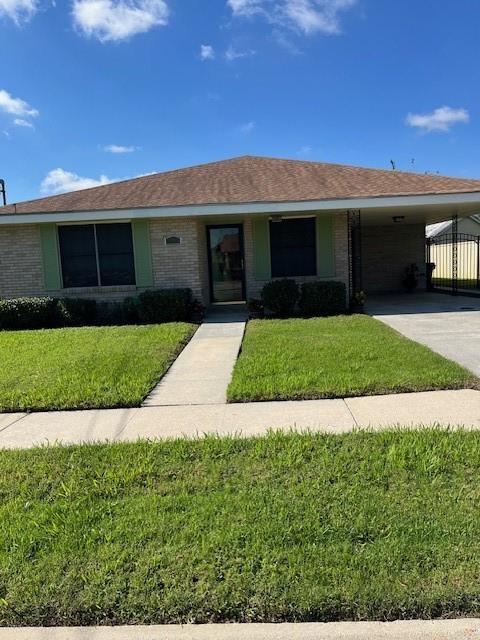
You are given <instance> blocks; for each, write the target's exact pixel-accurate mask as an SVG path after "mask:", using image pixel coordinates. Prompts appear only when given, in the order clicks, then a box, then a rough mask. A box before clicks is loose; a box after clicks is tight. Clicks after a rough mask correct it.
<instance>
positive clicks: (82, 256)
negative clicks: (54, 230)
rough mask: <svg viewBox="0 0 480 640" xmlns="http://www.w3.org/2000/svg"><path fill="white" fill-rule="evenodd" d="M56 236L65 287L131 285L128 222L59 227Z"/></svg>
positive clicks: (132, 263)
mask: <svg viewBox="0 0 480 640" xmlns="http://www.w3.org/2000/svg"><path fill="white" fill-rule="evenodd" d="M58 237H59V244H60V259H61V263H62V275H63V286H64V287H65V288H68V287H96V286H99V285H101V286H112V285H127V284H135V264H134V257H133V243H132V228H131V225H130V223H113V224H97V225H93V224H80V225H71V226H70V225H69V226H61V227H59V228H58ZM97 258H98V262H97Z"/></svg>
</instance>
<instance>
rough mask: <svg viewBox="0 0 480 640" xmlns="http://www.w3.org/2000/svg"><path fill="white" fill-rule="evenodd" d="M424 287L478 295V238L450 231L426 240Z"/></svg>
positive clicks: (479, 259) (479, 278)
mask: <svg viewBox="0 0 480 640" xmlns="http://www.w3.org/2000/svg"><path fill="white" fill-rule="evenodd" d="M427 286H428V288H429V289H430V290H437V291H449V292H451V293H453V294H456V293H459V294H473V295H480V236H474V235H470V234H468V233H455V232H453V233H446V234H445V235H441V236H437V237H434V238H428V239H427Z"/></svg>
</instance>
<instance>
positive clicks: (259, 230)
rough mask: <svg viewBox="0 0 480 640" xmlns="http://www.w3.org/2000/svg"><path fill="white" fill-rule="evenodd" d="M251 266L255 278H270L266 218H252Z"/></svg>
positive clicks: (268, 236) (268, 235)
mask: <svg viewBox="0 0 480 640" xmlns="http://www.w3.org/2000/svg"><path fill="white" fill-rule="evenodd" d="M252 235H253V268H254V273H255V279H256V280H270V278H271V264H270V225H269V220H268V218H258V219H254V220H252Z"/></svg>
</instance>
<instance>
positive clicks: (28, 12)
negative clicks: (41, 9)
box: [0, 0, 38, 24]
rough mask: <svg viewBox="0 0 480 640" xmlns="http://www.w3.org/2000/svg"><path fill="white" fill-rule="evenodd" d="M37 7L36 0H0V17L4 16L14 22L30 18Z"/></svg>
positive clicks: (19, 22) (18, 22)
mask: <svg viewBox="0 0 480 640" xmlns="http://www.w3.org/2000/svg"><path fill="white" fill-rule="evenodd" d="M37 9H38V1H37V0H0V18H1V17H2V16H6V17H7V18H10V19H11V20H13V21H14V22H15V23H16V24H21V23H22V22H27V21H28V20H30V18H31V17H32V16H33V14H34V13H35V12H36V11H37Z"/></svg>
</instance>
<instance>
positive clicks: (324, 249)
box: [316, 215, 335, 278]
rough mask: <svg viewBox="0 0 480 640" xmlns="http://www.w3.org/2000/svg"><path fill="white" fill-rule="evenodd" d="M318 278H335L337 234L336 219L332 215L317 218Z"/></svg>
mask: <svg viewBox="0 0 480 640" xmlns="http://www.w3.org/2000/svg"><path fill="white" fill-rule="evenodd" d="M316 233H317V276H318V277H319V278H332V277H333V276H335V233H334V218H333V216H331V215H326V216H325V215H322V216H317V224H316Z"/></svg>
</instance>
